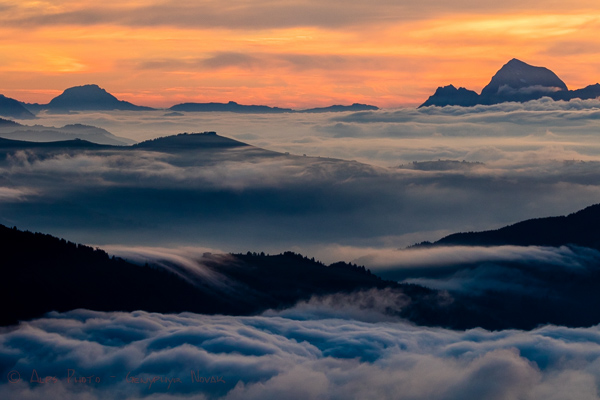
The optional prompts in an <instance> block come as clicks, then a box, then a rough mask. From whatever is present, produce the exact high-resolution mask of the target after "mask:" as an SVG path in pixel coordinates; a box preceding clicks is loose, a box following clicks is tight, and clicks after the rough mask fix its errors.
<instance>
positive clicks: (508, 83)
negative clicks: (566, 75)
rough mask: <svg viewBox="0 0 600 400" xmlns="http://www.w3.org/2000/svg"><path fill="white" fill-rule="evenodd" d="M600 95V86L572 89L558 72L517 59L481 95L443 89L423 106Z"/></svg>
mask: <svg viewBox="0 0 600 400" xmlns="http://www.w3.org/2000/svg"><path fill="white" fill-rule="evenodd" d="M599 96H600V84H598V83H596V84H594V85H589V86H586V87H584V88H581V89H576V90H569V89H568V87H567V85H566V84H565V83H564V82H563V81H562V80H561V79H560V78H559V77H558V75H556V74H555V73H554V72H552V71H551V70H549V69H548V68H545V67H537V66H533V65H530V64H527V63H525V62H523V61H521V60H518V59H516V58H513V59H512V60H510V61H508V62H507V63H506V64H504V65H503V66H502V67H501V68H500V69H499V70H498V71H497V72H496V73H495V74H494V76H493V77H492V78H491V80H490V82H489V83H488V84H487V85H486V86H485V87H484V88H483V89H482V90H481V93H480V94H477V93H476V92H474V91H472V90H468V89H465V88H460V89H456V88H455V87H454V85H448V86H440V87H438V88H437V89H436V91H435V93H434V94H433V95H431V96H429V98H428V99H427V100H426V101H425V102H424V103H423V104H421V105H420V106H419V108H421V107H429V106H437V107H445V106H462V107H471V106H475V105H492V104H499V103H505V102H520V103H524V102H527V101H531V100H537V99H540V98H542V97H550V98H551V99H553V100H556V101H558V100H563V101H568V100H572V99H576V98H577V99H582V100H586V99H593V98H597V97H599Z"/></svg>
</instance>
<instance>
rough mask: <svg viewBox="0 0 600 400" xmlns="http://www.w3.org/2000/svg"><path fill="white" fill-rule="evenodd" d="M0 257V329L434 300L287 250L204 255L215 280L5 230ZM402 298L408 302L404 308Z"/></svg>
mask: <svg viewBox="0 0 600 400" xmlns="http://www.w3.org/2000/svg"><path fill="white" fill-rule="evenodd" d="M0 254H1V255H2V256H1V257H2V263H0V272H1V273H2V276H3V278H2V280H0V300H2V302H3V304H11V306H10V307H7V309H6V310H4V311H3V312H2V314H1V315H0V325H10V324H14V323H16V322H17V321H21V320H26V319H29V318H35V317H39V316H41V315H42V314H44V313H46V312H49V311H59V312H61V311H68V310H73V309H77V308H86V309H90V310H96V311H135V310H145V311H149V312H161V313H170V312H184V311H189V312H195V313H205V314H217V313H218V314H229V315H251V314H257V313H260V312H262V311H265V310H267V309H279V308H283V307H289V306H292V305H293V304H295V303H296V302H298V301H300V300H308V299H310V298H311V297H312V296H314V295H327V294H334V293H352V292H356V291H361V290H370V289H384V288H387V294H388V296H390V297H392V298H390V299H389V301H388V302H387V303H386V305H387V307H388V308H389V309H390V312H392V311H393V312H396V313H399V314H405V315H406V316H407V317H411V318H413V319H418V318H417V316H418V315H419V314H420V313H422V311H420V309H421V308H422V309H423V310H427V309H428V308H429V305H428V302H429V301H430V299H429V296H432V295H435V291H432V290H430V289H426V288H422V287H418V286H416V285H401V284H397V283H395V282H391V281H384V280H382V279H381V278H379V277H377V276H375V275H373V274H371V272H370V271H368V270H366V269H365V268H364V267H359V266H357V265H352V264H347V263H344V262H338V263H334V264H331V265H329V266H326V265H325V264H323V263H320V262H318V261H315V260H314V259H308V258H307V257H303V256H301V255H299V254H295V253H292V252H285V253H282V254H279V255H272V256H271V255H265V254H264V253H261V254H257V253H250V252H248V253H246V254H229V255H228V254H221V255H212V254H209V253H205V254H204V256H202V258H201V259H200V260H199V261H200V262H201V264H202V268H204V269H205V270H206V271H209V272H208V274H207V275H208V276H212V277H216V279H217V281H216V282H215V281H211V280H209V279H206V275H202V274H197V273H196V272H195V271H193V270H189V269H185V268H179V266H177V265H168V266H165V265H166V264H165V263H164V262H162V263H161V265H162V267H159V266H158V265H148V264H146V265H144V266H142V265H137V264H133V263H130V262H127V261H125V260H123V259H120V258H115V257H109V255H108V254H107V253H106V252H104V251H102V250H100V249H98V248H96V249H94V248H92V247H88V246H84V245H81V244H75V243H72V242H68V241H66V240H64V239H58V238H56V237H53V236H50V235H45V234H41V233H32V232H24V231H20V230H17V229H16V228H8V227H5V226H3V225H0ZM178 268H179V269H178ZM394 297H396V299H395V301H397V302H398V303H397V304H398V307H397V308H394V307H393V304H394ZM407 299H412V302H411V303H410V304H406V305H404V303H406V301H407ZM400 305H402V306H403V307H400ZM424 315H425V313H424Z"/></svg>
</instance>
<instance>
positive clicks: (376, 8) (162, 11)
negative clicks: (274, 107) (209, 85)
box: [3, 0, 585, 30]
mask: <svg viewBox="0 0 600 400" xmlns="http://www.w3.org/2000/svg"><path fill="white" fill-rule="evenodd" d="M9 3H13V4H6V5H5V6H6V7H9V6H10V7H11V8H12V10H13V12H11V13H10V14H8V15H6V16H4V18H3V24H5V25H13V26H21V27H22V26H44V25H46V26H47V25H50V26H56V25H76V26H82V25H83V26H90V25H100V24H107V25H125V26H133V27H145V26H152V27H156V26H176V27H182V28H183V27H185V28H227V29H236V30H237V29H260V30H264V29H272V28H288V27H306V26H318V27H323V28H328V29H330V28H340V27H349V26H361V25H365V24H374V23H376V24H378V26H381V25H382V24H384V25H385V24H393V23H397V22H398V21H413V20H415V19H417V20H418V19H428V18H431V17H433V16H439V15H445V14H455V13H457V12H462V13H483V14H485V13H493V12H497V11H498V10H501V11H503V12H507V10H513V11H517V10H521V11H522V10H530V9H531V8H535V7H540V6H543V5H546V3H542V2H539V1H534V2H529V3H528V4H523V3H521V2H518V1H513V0H510V1H507V2H506V3H505V4H503V6H502V7H500V6H498V5H492V4H482V3H481V2H477V1H474V0H462V1H460V2H458V3H455V4H453V6H452V7H450V6H449V5H447V4H445V3H443V2H440V1H438V0H430V1H425V2H422V3H420V4H419V6H418V7H417V6H416V5H411V4H404V3H398V2H393V1H389V0H383V1H377V2H375V3H373V4H371V5H370V6H366V5H365V4H364V3H362V2H359V1H355V0H353V1H346V2H343V3H341V2H339V1H333V2H327V3H323V2H316V1H314V0H295V1H291V2H286V3H278V2H273V1H260V2H256V3H253V4H252V5H249V4H247V3H245V2H243V1H239V0H236V1H232V2H230V3H227V4H226V5H224V4H223V3H218V2H215V1H204V2H202V4H198V3H197V2H191V1H173V0H168V1H162V2H159V1H144V2H141V3H140V2H131V1H127V2H121V3H119V4H111V3H108V4H105V5H102V6H98V5H97V3H92V2H74V1H72V0H71V1H69V0H62V1H60V2H58V4H57V3H56V2H53V3H49V2H41V3H40V4H39V5H38V6H37V7H35V8H31V7H27V6H26V5H23V4H19V3H16V2H9ZM583 3H585V2H583ZM556 6H560V4H555V7H556ZM580 6H583V4H581V5H580ZM559 8H560V7H559ZM584 8H585V7H584ZM576 9H578V7H577V4H572V5H571V6H570V7H569V8H568V10H569V11H571V12H573V10H576ZM474 25H476V24H474ZM475 27H476V26H475Z"/></svg>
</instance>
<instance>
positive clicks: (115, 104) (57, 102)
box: [38, 85, 152, 112]
mask: <svg viewBox="0 0 600 400" xmlns="http://www.w3.org/2000/svg"><path fill="white" fill-rule="evenodd" d="M38 107H39V108H41V109H46V110H49V111H51V112H69V111H105V110H123V111H147V110H152V108H150V107H142V106H136V105H135V104H132V103H129V102H127V101H123V100H119V99H117V98H116V97H115V96H113V95H112V94H110V93H108V92H107V91H106V90H104V89H102V88H101V87H99V86H98V85H83V86H75V87H72V88H69V89H66V90H65V91H64V92H63V93H62V94H60V95H59V96H57V97H55V98H53V99H52V100H51V101H50V103H48V104H46V105H38Z"/></svg>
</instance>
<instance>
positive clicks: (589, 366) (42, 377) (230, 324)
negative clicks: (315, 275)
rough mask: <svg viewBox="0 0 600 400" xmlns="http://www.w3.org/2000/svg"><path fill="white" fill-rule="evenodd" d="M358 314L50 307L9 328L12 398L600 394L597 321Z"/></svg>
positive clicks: (1, 384) (6, 391) (0, 367)
mask: <svg viewBox="0 0 600 400" xmlns="http://www.w3.org/2000/svg"><path fill="white" fill-rule="evenodd" d="M323 308H325V306H324V305H321V306H320V309H321V310H322V309H323ZM346 311H347V310H341V311H340V312H336V310H335V309H331V312H330V313H329V315H327V316H326V317H321V318H319V317H316V316H315V315H314V313H311V312H310V310H307V309H305V308H304V309H302V308H301V309H295V310H289V311H284V312H279V313H275V312H270V313H267V314H266V315H260V316H254V317H228V316H202V315H195V314H186V313H184V314H178V315H162V314H149V313H145V312H133V313H101V312H92V311H86V310H75V311H72V312H68V313H62V314H58V313H50V314H48V315H47V316H46V317H44V318H40V319H37V320H34V321H31V322H27V323H21V324H20V325H19V326H17V327H12V328H9V329H5V330H3V331H2V333H1V334H0V377H1V378H0V379H1V381H0V395H1V396H2V397H3V398H11V399H12V398H14V399H16V398H18V399H41V398H43V399H90V400H91V399H104V398H111V399H142V398H143V399H174V398H193V399H216V398H219V399H279V398H289V399H366V398H377V399H432V398H436V399H483V398H485V399H565V398H570V399H597V398H598V389H599V386H598V385H599V383H600V351H599V348H600V346H598V345H599V344H600V327H598V326H593V327H590V328H576V329H574V328H564V327H557V326H544V327H540V328H538V329H535V330H532V331H518V330H507V331H497V332H489V331H485V330H482V329H473V330H467V331H451V330H445V329H439V328H423V327H417V326H413V325H411V324H409V323H407V322H404V321H401V320H395V321H394V320H389V318H387V317H385V316H381V319H380V320H379V321H378V320H377V318H374V316H373V315H371V321H369V322H365V321H360V320H357V319H354V318H347V315H348V314H347V312H346ZM34 370H35V372H34ZM40 381H44V382H47V383H40Z"/></svg>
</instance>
